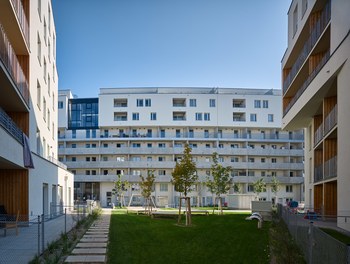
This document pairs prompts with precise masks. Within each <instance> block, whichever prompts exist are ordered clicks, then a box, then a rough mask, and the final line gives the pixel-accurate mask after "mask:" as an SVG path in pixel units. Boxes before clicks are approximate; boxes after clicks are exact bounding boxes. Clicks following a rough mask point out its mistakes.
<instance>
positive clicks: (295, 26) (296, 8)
mask: <svg viewBox="0 0 350 264" xmlns="http://www.w3.org/2000/svg"><path fill="white" fill-rule="evenodd" d="M297 30H298V5H296V6H295V9H294V12H293V36H294V35H295V33H297Z"/></svg>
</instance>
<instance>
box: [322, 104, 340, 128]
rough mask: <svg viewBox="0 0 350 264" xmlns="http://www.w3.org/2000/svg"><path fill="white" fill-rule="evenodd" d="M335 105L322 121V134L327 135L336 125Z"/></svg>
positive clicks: (336, 111)
mask: <svg viewBox="0 0 350 264" xmlns="http://www.w3.org/2000/svg"><path fill="white" fill-rule="evenodd" d="M337 116H338V110H337V105H335V106H334V108H333V109H332V110H331V111H330V112H329V114H328V115H327V116H326V118H325V120H324V134H327V133H328V132H329V131H330V130H331V129H332V128H333V127H334V126H335V125H336V124H337Z"/></svg>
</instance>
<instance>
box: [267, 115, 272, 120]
mask: <svg viewBox="0 0 350 264" xmlns="http://www.w3.org/2000/svg"><path fill="white" fill-rule="evenodd" d="M267 120H268V121H269V122H273V114H269V115H268V116H267Z"/></svg>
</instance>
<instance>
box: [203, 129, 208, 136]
mask: <svg viewBox="0 0 350 264" xmlns="http://www.w3.org/2000/svg"><path fill="white" fill-rule="evenodd" d="M204 137H205V138H208V137H209V130H207V129H206V130H204Z"/></svg>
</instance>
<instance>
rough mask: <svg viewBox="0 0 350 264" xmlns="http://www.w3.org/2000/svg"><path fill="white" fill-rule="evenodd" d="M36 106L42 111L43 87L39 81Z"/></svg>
mask: <svg viewBox="0 0 350 264" xmlns="http://www.w3.org/2000/svg"><path fill="white" fill-rule="evenodd" d="M36 104H37V106H38V107H39V109H41V86H40V83H39V81H38V80H37V81H36Z"/></svg>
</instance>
